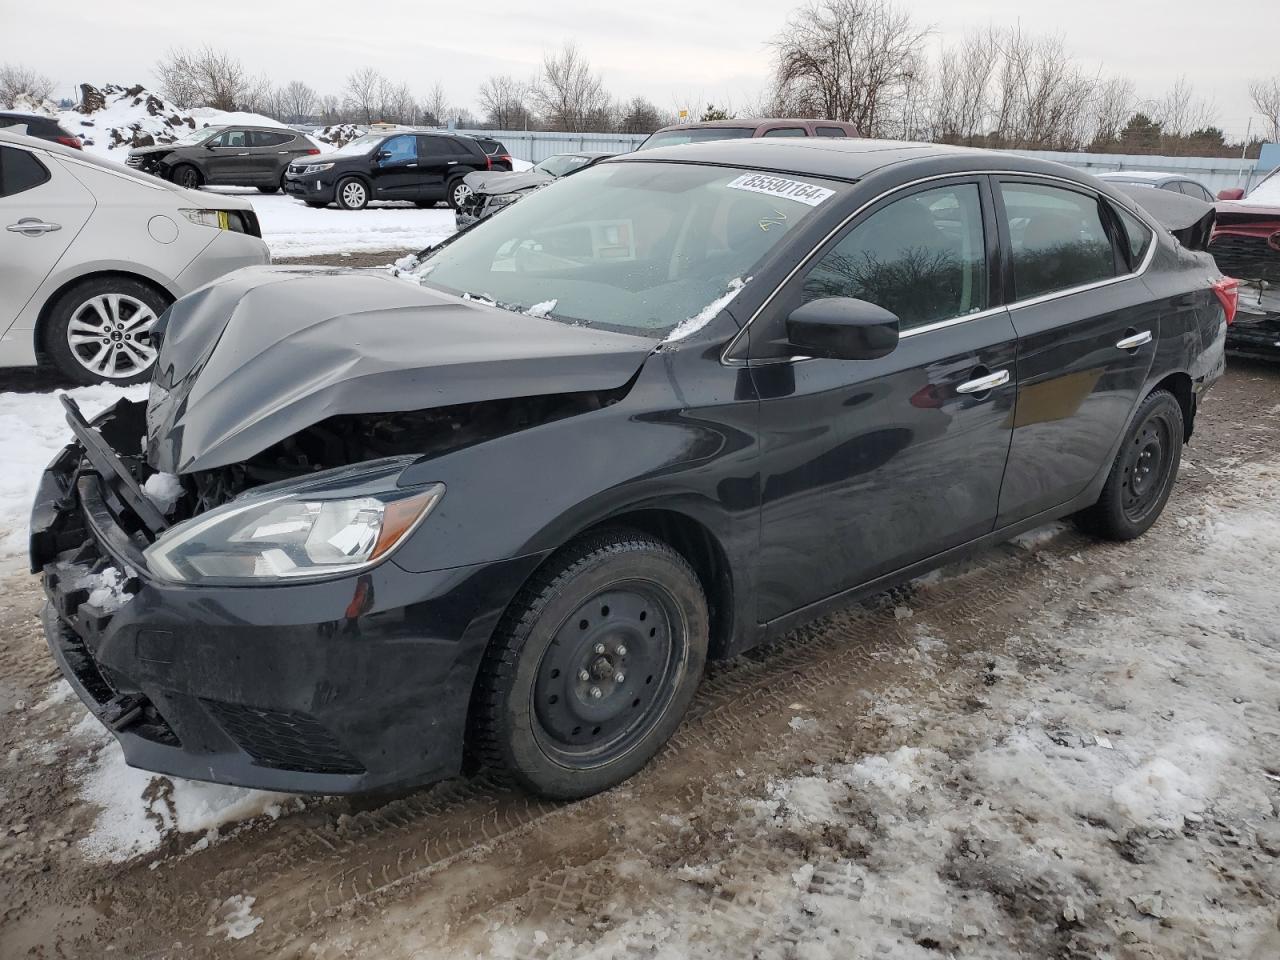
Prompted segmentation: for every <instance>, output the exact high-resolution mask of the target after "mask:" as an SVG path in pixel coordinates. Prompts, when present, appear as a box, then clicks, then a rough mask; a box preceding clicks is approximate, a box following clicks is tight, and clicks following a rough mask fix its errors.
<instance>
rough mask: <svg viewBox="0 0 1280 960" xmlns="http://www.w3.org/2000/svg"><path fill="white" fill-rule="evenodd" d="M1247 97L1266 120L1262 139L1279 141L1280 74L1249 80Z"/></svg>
mask: <svg viewBox="0 0 1280 960" xmlns="http://www.w3.org/2000/svg"><path fill="white" fill-rule="evenodd" d="M1249 99H1250V100H1252V101H1253V108H1254V109H1255V110H1257V111H1258V112H1259V113H1260V114H1262V116H1263V119H1264V120H1266V122H1267V125H1266V128H1265V129H1264V130H1263V134H1262V136H1263V139H1265V140H1268V141H1270V142H1271V143H1280V75H1277V76H1274V77H1271V78H1270V79H1269V80H1268V79H1258V80H1251V81H1249Z"/></svg>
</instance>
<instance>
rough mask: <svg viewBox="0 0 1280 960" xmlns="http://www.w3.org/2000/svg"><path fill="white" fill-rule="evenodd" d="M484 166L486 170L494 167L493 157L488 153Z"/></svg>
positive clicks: (485, 156)
mask: <svg viewBox="0 0 1280 960" xmlns="http://www.w3.org/2000/svg"><path fill="white" fill-rule="evenodd" d="M484 168H485V169H486V170H492V169H493V157H491V156H489V155H488V154H487V153H486V154H485V155H484Z"/></svg>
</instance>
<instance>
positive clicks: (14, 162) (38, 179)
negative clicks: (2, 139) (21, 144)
mask: <svg viewBox="0 0 1280 960" xmlns="http://www.w3.org/2000/svg"><path fill="white" fill-rule="evenodd" d="M48 179H49V171H48V170H46V169H45V168H44V165H43V164H42V163H41V162H40V161H39V160H37V159H36V158H35V157H33V156H32V155H31V154H29V153H27V151H25V150H18V149H15V148H14V147H0V197H12V196H13V195H14V194H15V193H22V192H23V191H24V190H30V189H31V188H32V187H38V186H40V184H42V183H44V182H45V181H46V180H48Z"/></svg>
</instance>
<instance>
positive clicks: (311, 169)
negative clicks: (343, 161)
mask: <svg viewBox="0 0 1280 960" xmlns="http://www.w3.org/2000/svg"><path fill="white" fill-rule="evenodd" d="M332 169H333V164H332V163H308V164H307V165H306V166H305V167H303V168H302V169H301V170H300V171H299V173H298V176H300V177H305V176H307V175H308V174H312V173H324V171H326V170H332Z"/></svg>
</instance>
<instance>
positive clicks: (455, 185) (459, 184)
mask: <svg viewBox="0 0 1280 960" xmlns="http://www.w3.org/2000/svg"><path fill="white" fill-rule="evenodd" d="M471 194H472V190H471V188H470V187H468V186H467V183H466V181H465V180H463V179H462V178H461V177H459V178H458V179H456V180H454V181H453V182H451V183H450V184H449V186H448V188H447V189H446V191H445V198H446V199H447V200H448V201H449V206H451V207H453V209H454V210H461V209H462V205H463V204H464V203H466V202H467V201H468V200H469V199H471Z"/></svg>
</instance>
